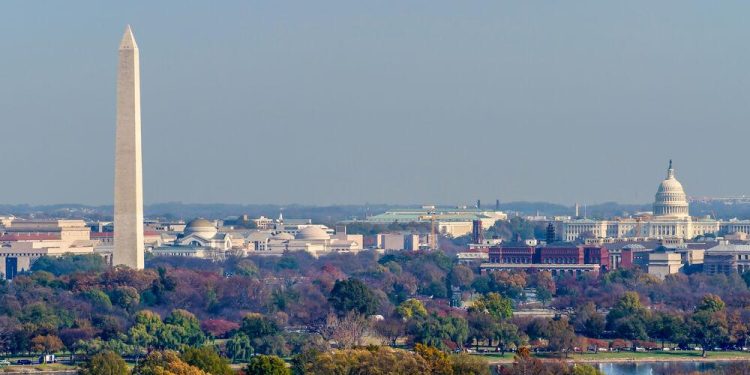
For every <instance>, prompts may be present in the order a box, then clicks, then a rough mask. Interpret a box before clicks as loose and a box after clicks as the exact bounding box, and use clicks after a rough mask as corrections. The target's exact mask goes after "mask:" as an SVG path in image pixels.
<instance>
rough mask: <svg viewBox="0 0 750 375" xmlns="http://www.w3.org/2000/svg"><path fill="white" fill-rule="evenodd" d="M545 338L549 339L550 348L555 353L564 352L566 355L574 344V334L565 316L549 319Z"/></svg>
mask: <svg viewBox="0 0 750 375" xmlns="http://www.w3.org/2000/svg"><path fill="white" fill-rule="evenodd" d="M546 339H547V340H548V341H549V348H550V350H552V351H554V352H557V353H560V354H562V353H565V356H566V357H567V356H568V353H569V352H570V350H572V349H573V347H574V346H575V341H576V335H575V332H573V327H571V326H570V324H569V323H568V319H566V318H558V319H551V320H549V321H548V332H547V337H546Z"/></svg>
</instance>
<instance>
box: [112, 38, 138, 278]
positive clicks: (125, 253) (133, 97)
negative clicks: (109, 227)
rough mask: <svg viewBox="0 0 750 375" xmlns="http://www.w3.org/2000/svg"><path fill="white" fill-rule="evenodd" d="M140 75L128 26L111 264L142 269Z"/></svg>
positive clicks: (120, 71) (121, 71) (120, 84)
mask: <svg viewBox="0 0 750 375" xmlns="http://www.w3.org/2000/svg"><path fill="white" fill-rule="evenodd" d="M142 172H143V171H142V162H141V77H140V66H139V62H138V45H137V44H136V43H135V38H134V37H133V31H132V30H131V29H130V25H128V26H127V27H126V28H125V35H123V36H122V41H121V42H120V61H119V65H118V67H117V129H116V131H115V228H114V229H115V236H114V237H115V238H114V241H115V243H114V245H115V250H114V252H113V253H112V265H114V266H117V265H125V266H128V267H130V268H134V269H143V173H142Z"/></svg>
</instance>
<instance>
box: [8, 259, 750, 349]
mask: <svg viewBox="0 0 750 375" xmlns="http://www.w3.org/2000/svg"><path fill="white" fill-rule="evenodd" d="M96 257H98V256H96V255H91V256H80V255H79V256H64V257H60V258H42V259H40V260H39V261H37V262H36V263H35V265H34V266H33V267H32V272H29V273H26V274H22V275H19V276H17V277H16V278H15V279H14V280H13V281H12V282H0V352H5V353H11V354H14V355H15V354H23V353H29V352H33V353H54V352H59V351H61V350H65V349H67V350H69V351H71V352H74V353H78V354H80V355H82V357H92V356H93V355H94V354H96V353H100V352H104V351H111V352H114V353H119V354H122V355H125V356H126V357H128V358H143V357H144V356H146V355H147V353H151V352H154V351H158V352H168V351H175V352H177V353H183V352H184V350H185V348H188V347H205V346H210V347H212V348H214V349H215V350H216V351H217V353H218V354H219V355H220V356H222V357H224V358H227V359H228V360H229V361H231V362H241V363H245V362H247V361H249V360H250V359H251V358H254V357H256V356H257V355H275V356H278V357H283V358H291V357H294V356H302V357H299V358H303V357H304V356H307V357H305V358H313V357H314V358H317V357H318V356H319V355H321V353H330V352H331V350H332V349H337V350H361V348H363V347H366V346H367V345H373V344H383V345H391V346H406V347H409V348H415V347H416V345H417V344H422V345H425V346H429V347H431V348H436V349H437V350H439V351H441V352H445V353H448V352H465V351H466V350H467V349H469V348H473V349H474V350H477V351H480V350H493V351H497V352H500V353H503V352H505V351H517V350H519V348H523V347H526V346H530V347H531V348H533V350H534V351H546V352H552V353H557V354H558V355H560V356H567V355H568V354H569V353H571V352H573V351H574V350H576V348H578V349H579V350H587V349H588V350H591V351H596V350H597V348H610V349H613V350H633V349H634V348H635V347H649V348H650V347H661V346H662V345H670V346H680V347H684V348H687V347H694V346H700V347H702V348H703V349H704V350H713V349H714V348H722V349H724V348H735V347H741V346H747V339H748V331H749V327H748V323H747V322H750V291H749V290H748V286H747V284H748V283H749V282H750V275H748V274H746V275H745V277H746V278H745V279H744V280H743V278H741V277H739V276H738V275H732V276H725V275H715V276H709V275H704V274H694V275H689V276H686V275H671V276H669V277H667V278H666V279H665V280H659V279H657V278H654V277H653V276H650V275H648V274H645V273H643V272H642V271H639V270H637V269H634V270H617V271H614V272H610V273H607V274H605V275H602V276H593V275H588V274H586V275H581V276H578V277H575V276H568V277H564V278H559V279H554V278H552V276H551V275H550V274H549V273H547V272H538V273H532V274H527V273H523V272H519V273H509V272H494V273H490V274H487V275H482V274H479V273H478V272H476V270H475V269H473V268H471V267H468V266H465V265H459V264H456V263H454V261H453V260H452V259H451V258H449V257H447V256H446V255H445V254H443V253H441V252H396V253H389V254H387V255H384V256H381V255H378V254H376V253H374V252H361V253H359V254H356V255H352V254H339V255H330V256H326V257H321V258H317V259H316V258H313V257H311V256H309V255H308V254H306V253H303V252H300V253H291V254H287V255H284V256H282V257H251V258H232V259H228V260H226V261H223V262H211V261H206V260H200V259H191V258H152V259H149V261H148V268H147V269H146V270H141V271H135V270H131V269H127V268H108V267H106V266H105V265H104V264H102V263H101V262H100V260H97V259H96ZM530 291H533V292H534V294H536V296H537V298H538V299H539V300H540V301H541V304H543V305H551V306H554V307H556V308H557V309H558V310H559V311H561V314H559V315H560V316H558V317H556V318H537V319H530V318H521V317H514V315H513V311H514V310H515V309H517V308H518V305H519V304H521V303H524V301H525V299H526V296H527V294H528V293H529V292H530ZM451 302H452V303H453V304H454V305H456V304H460V305H462V307H452V306H451ZM384 350H385V349H384ZM315 353H317V354H315ZM384 353H385V352H384ZM384 355H385V354H384ZM394 355H395V354H394ZM399 355H400V354H399Z"/></svg>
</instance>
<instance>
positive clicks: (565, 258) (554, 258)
mask: <svg viewBox="0 0 750 375" xmlns="http://www.w3.org/2000/svg"><path fill="white" fill-rule="evenodd" d="M538 263H541V264H584V262H583V247H579V246H572V245H571V246H546V247H540V248H539V262H538Z"/></svg>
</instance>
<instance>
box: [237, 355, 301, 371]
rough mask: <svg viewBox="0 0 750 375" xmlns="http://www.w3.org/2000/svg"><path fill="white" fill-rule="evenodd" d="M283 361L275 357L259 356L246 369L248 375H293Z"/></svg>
mask: <svg viewBox="0 0 750 375" xmlns="http://www.w3.org/2000/svg"><path fill="white" fill-rule="evenodd" d="M291 373H292V371H291V370H290V369H289V367H287V365H286V362H284V360H283V359H281V358H279V357H277V356H275V355H257V356H255V357H253V358H252V359H251V360H250V362H249V363H248V364H247V367H245V374H246V375H291Z"/></svg>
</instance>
